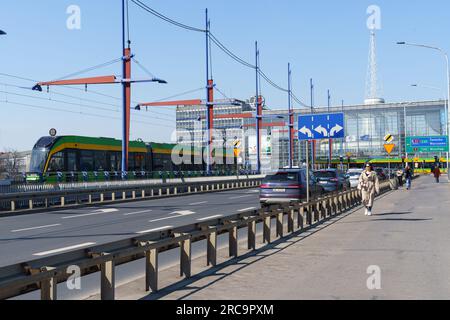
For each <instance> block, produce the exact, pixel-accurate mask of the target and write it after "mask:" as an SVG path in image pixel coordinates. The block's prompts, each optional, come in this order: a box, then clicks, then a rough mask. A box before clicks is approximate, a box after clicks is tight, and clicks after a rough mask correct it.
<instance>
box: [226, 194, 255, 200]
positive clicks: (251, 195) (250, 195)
mask: <svg viewBox="0 0 450 320" xmlns="http://www.w3.org/2000/svg"><path fill="white" fill-rule="evenodd" d="M249 197H253V194H249V195H246V196H239V197H231V198H228V199H230V200H233V199H241V198H249Z"/></svg>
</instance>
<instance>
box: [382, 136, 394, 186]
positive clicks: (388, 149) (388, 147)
mask: <svg viewBox="0 0 450 320" xmlns="http://www.w3.org/2000/svg"><path fill="white" fill-rule="evenodd" d="M390 141H392V140H390ZM394 148H395V144H393V143H388V144H385V145H384V149H385V150H386V152H387V154H388V158H389V162H388V174H389V178H388V179H389V180H390V179H391V153H392V151H394Z"/></svg>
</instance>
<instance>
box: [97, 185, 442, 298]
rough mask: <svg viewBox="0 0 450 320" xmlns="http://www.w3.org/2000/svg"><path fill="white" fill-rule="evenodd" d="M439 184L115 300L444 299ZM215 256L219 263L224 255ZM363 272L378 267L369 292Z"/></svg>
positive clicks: (131, 289) (132, 289)
mask: <svg viewBox="0 0 450 320" xmlns="http://www.w3.org/2000/svg"><path fill="white" fill-rule="evenodd" d="M443 180H445V181H443V182H442V183H441V184H440V185H436V184H435V183H434V180H433V178H432V177H430V176H426V177H422V178H420V179H418V180H416V181H414V184H413V190H411V191H406V190H404V189H401V190H399V191H395V192H390V193H388V194H385V195H384V196H381V197H380V198H379V199H378V200H377V201H376V203H375V209H374V216H372V217H366V216H364V213H363V210H362V209H357V210H354V211H352V212H350V213H349V214H346V215H344V216H340V217H337V218H334V219H332V220H329V221H327V222H325V223H323V224H322V225H320V226H317V227H315V228H314V229H310V230H309V231H306V232H303V233H301V234H297V235H294V236H293V237H290V238H286V239H283V240H281V241H279V242H274V243H273V244H272V245H271V246H269V247H267V249H261V251H257V252H256V253H249V254H247V255H244V256H241V257H240V258H239V259H238V260H231V261H229V262H228V263H225V264H224V265H221V266H218V267H217V268H214V269H212V270H210V271H204V274H203V275H205V274H206V277H198V278H196V277H194V278H192V279H189V280H183V281H181V282H180V283H178V284H177V285H173V286H170V287H168V288H166V289H163V290H162V291H161V292H159V293H158V294H152V295H147V294H146V293H145V292H144V291H143V290H142V288H143V283H144V281H143V279H138V280H136V281H134V282H131V283H128V284H126V285H123V286H120V287H118V288H117V291H116V298H118V299H139V298H143V299H158V298H159V299H161V298H162V299H221V300H222V299H223V300H236V299H448V298H449V297H450V268H449V265H450V250H449V245H450V232H449V230H450V228H449V226H450V210H449V207H450V198H449V191H450V185H449V184H448V183H447V179H443ZM243 244H244V243H243ZM242 250H244V247H242ZM241 252H243V251H241ZM221 255H222V259H224V258H225V255H226V253H225V252H221ZM203 265H204V259H203V258H202V259H201V260H199V259H197V260H195V261H194V262H193V268H194V269H195V270H196V271H200V272H201V271H202V270H200V268H203ZM369 266H378V267H379V268H380V271H381V289H380V290H369V289H368V287H367V280H368V278H369V277H370V276H371V275H370V274H368V273H367V272H368V268H369ZM205 270H206V269H205ZM177 272H178V269H177V268H170V269H167V270H165V271H162V272H161V276H160V282H161V286H162V287H163V286H164V284H165V283H166V282H167V284H168V283H173V279H174V278H173V277H174V276H175V275H176V273H177ZM195 273H197V272H195ZM169 278H171V280H170V282H169V280H168V279H169ZM166 279H167V280H166ZM92 298H95V297H92Z"/></svg>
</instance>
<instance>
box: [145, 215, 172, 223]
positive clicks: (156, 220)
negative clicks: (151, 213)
mask: <svg viewBox="0 0 450 320" xmlns="http://www.w3.org/2000/svg"><path fill="white" fill-rule="evenodd" d="M175 218H179V216H172V217H165V218H160V219H155V220H150V221H149V222H159V221H164V220H169V219H175Z"/></svg>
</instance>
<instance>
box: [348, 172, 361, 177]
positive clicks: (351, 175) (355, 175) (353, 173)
mask: <svg viewBox="0 0 450 320" xmlns="http://www.w3.org/2000/svg"><path fill="white" fill-rule="evenodd" d="M348 175H349V176H350V177H359V176H360V175H361V172H349V173H348Z"/></svg>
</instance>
